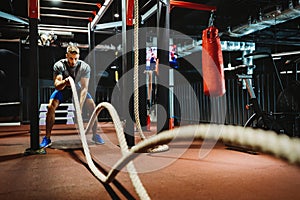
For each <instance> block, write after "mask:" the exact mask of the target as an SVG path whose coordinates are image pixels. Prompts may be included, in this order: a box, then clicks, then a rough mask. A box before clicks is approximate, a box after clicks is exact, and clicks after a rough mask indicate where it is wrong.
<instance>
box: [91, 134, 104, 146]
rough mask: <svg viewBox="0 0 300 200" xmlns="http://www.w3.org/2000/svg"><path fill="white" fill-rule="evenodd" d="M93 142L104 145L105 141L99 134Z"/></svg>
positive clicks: (94, 137) (93, 138) (95, 135)
mask: <svg viewBox="0 0 300 200" xmlns="http://www.w3.org/2000/svg"><path fill="white" fill-rule="evenodd" d="M92 140H93V141H94V142H95V143H96V144H104V143H105V142H104V140H103V139H102V138H101V136H100V135H98V134H94V135H93V137H92Z"/></svg>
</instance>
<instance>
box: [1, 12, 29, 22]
mask: <svg viewBox="0 0 300 200" xmlns="http://www.w3.org/2000/svg"><path fill="white" fill-rule="evenodd" d="M0 17H2V18H5V19H8V20H11V21H15V22H19V23H22V24H26V25H28V24H29V23H28V22H27V21H25V20H23V19H21V18H19V17H16V16H14V15H11V14H8V13H5V12H2V11H0Z"/></svg>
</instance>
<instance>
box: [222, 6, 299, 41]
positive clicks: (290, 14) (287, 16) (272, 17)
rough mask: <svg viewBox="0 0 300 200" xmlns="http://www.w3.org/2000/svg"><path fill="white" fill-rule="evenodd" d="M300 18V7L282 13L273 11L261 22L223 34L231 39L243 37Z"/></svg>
mask: <svg viewBox="0 0 300 200" xmlns="http://www.w3.org/2000/svg"><path fill="white" fill-rule="evenodd" d="M298 17H300V6H297V7H295V8H289V9H286V10H284V11H282V12H280V13H279V12H277V11H273V12H270V13H267V14H266V15H265V16H264V17H263V18H262V20H260V21H257V22H255V23H250V24H245V25H242V26H239V27H237V28H234V29H233V30H230V29H229V30H228V31H227V32H226V33H225V34H228V35H229V36H231V37H243V36H246V35H249V34H252V33H254V32H257V31H260V30H263V29H266V28H269V27H271V26H275V25H278V24H281V23H284V22H287V21H290V20H293V19H296V18H298Z"/></svg>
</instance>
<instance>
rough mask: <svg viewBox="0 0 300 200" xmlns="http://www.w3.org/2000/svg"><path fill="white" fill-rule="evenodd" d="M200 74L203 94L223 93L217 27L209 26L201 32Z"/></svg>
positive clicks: (214, 94)
mask: <svg viewBox="0 0 300 200" xmlns="http://www.w3.org/2000/svg"><path fill="white" fill-rule="evenodd" d="M202 73H203V74H202V76H203V85H204V94H205V95H207V96H212V97H218V96H223V95H224V94H225V79H224V65H223V55H222V49H221V43H220V38H219V34H218V29H217V28H216V27H214V26H210V27H208V28H206V29H205V30H203V32H202Z"/></svg>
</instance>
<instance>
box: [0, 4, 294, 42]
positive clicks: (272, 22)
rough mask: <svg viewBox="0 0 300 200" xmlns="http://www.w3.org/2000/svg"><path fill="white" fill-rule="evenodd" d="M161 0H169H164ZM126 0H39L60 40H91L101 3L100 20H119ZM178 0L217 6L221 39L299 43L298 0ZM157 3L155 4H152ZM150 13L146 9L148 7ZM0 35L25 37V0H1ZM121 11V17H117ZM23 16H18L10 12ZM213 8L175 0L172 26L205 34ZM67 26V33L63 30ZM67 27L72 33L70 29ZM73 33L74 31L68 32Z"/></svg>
mask: <svg viewBox="0 0 300 200" xmlns="http://www.w3.org/2000/svg"><path fill="white" fill-rule="evenodd" d="M160 1H161V2H162V3H164V2H165V0H160ZM121 2H122V0H111V1H109V0H78V1H72V0H56V1H55V0H40V20H39V30H40V31H51V30H55V31H56V32H57V33H58V35H60V36H59V37H60V38H61V40H68V39H69V40H70V37H72V38H71V39H72V40H77V42H79V43H87V40H88V39H87V37H88V24H89V23H90V22H91V21H93V20H94V19H95V17H96V15H97V13H98V12H99V10H100V9H103V6H105V5H106V6H107V8H106V9H105V12H104V13H103V16H101V19H100V20H99V21H98V22H97V24H107V23H113V24H117V22H120V21H121V11H122V10H121V8H122V5H121ZM172 2H173V4H174V5H175V3H176V2H183V3H190V4H192V3H196V4H198V5H199V7H200V8H201V7H203V8H206V7H208V8H210V7H214V8H216V9H215V12H214V16H215V20H214V25H215V26H216V27H217V28H218V29H219V32H220V36H221V40H234V41H236V40H238V41H250V42H255V43H258V44H264V45H273V46H274V45H283V46H294V47H297V46H300V34H299V24H300V5H299V1H296V0H252V1H247V0H208V1H207V0H185V1H174V0H171V3H172ZM156 4H157V0H140V1H139V7H140V15H141V16H145V15H146V14H147V16H148V17H147V18H145V20H144V21H143V24H142V25H141V26H156V25H157V24H156V7H155V6H156ZM153 9H154V10H153ZM151 10H152V11H153V12H151V14H152V15H148V14H149V13H150V11H151ZM0 11H1V13H0V14H1V15H0V16H1V17H0V39H1V40H6V39H17V38H19V39H20V38H21V39H25V38H26V37H28V33H29V26H28V24H26V22H28V14H27V0H1V1H0ZM115 13H119V14H120V16H119V17H115V15H114V14H115ZM11 15H12V16H14V17H17V19H19V20H20V21H17V20H15V19H14V18H12V16H11ZM210 16H211V12H210V11H208V10H205V9H203V10H201V9H193V8H188V7H179V6H172V9H171V10H170V28H171V29H174V30H176V31H179V32H181V33H183V34H185V35H188V36H190V37H192V38H195V39H201V34H202V31H203V30H204V29H205V28H206V27H207V26H208V21H209V18H210ZM120 30H121V27H118V26H117V25H116V26H115V27H112V26H110V27H109V28H106V29H101V30H99V31H96V38H99V39H98V41H99V40H101V38H105V37H108V36H111V35H113V34H115V33H116V32H118V31H120ZM64 32H65V33H64ZM67 33H68V34H67ZM70 33H71V34H70Z"/></svg>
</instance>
